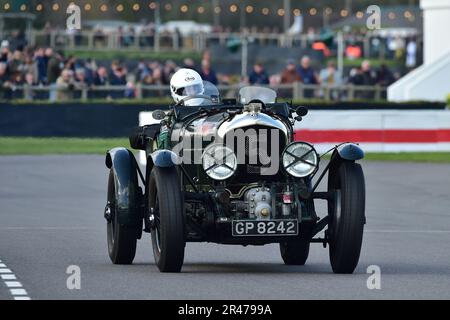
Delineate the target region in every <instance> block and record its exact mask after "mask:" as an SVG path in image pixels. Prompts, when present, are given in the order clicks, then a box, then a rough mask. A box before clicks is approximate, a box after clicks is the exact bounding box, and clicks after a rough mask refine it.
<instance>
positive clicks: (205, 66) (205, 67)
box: [199, 59, 219, 85]
mask: <svg viewBox="0 0 450 320" xmlns="http://www.w3.org/2000/svg"><path fill="white" fill-rule="evenodd" d="M199 74H200V76H201V77H202V79H203V80H204V81H209V82H211V83H212V84H213V85H217V83H218V82H219V81H218V80H217V76H216V73H215V72H214V70H213V69H212V68H211V63H210V62H209V60H208V59H203V60H202V67H201V70H200V72H199Z"/></svg>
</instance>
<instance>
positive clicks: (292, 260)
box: [280, 240, 310, 266]
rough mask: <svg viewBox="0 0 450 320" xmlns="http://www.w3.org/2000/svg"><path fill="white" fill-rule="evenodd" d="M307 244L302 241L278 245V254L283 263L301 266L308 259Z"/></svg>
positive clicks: (307, 242)
mask: <svg viewBox="0 0 450 320" xmlns="http://www.w3.org/2000/svg"><path fill="white" fill-rule="evenodd" d="M309 244H310V243H309V241H304V240H298V241H292V242H283V243H280V253H281V258H282V259H283V261H284V263H285V264H287V265H294V266H303V265H304V264H305V263H306V260H307V259H308V255H309Z"/></svg>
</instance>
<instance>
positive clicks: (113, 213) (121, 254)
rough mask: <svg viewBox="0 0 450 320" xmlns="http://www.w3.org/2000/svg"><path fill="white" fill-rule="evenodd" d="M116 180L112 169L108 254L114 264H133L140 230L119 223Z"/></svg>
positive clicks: (108, 204)
mask: <svg viewBox="0 0 450 320" xmlns="http://www.w3.org/2000/svg"><path fill="white" fill-rule="evenodd" d="M114 180H115V179H114V171H113V170H112V169H111V170H110V172H109V179H108V202H107V205H106V208H105V217H106V218H107V225H106V230H107V231H106V234H107V240H108V254H109V258H110V259H111V261H112V263H114V264H131V263H132V262H133V259H134V256H135V254H136V242H137V233H138V230H137V228H135V227H131V226H126V225H123V224H120V223H119V221H118V217H117V203H116V188H115V183H114Z"/></svg>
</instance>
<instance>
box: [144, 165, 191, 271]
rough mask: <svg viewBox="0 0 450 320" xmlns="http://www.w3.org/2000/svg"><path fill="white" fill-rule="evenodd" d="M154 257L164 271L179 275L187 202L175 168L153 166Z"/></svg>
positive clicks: (184, 241) (151, 177) (151, 213)
mask: <svg viewBox="0 0 450 320" xmlns="http://www.w3.org/2000/svg"><path fill="white" fill-rule="evenodd" d="M149 208H150V218H151V220H152V221H153V228H152V231H151V237H152V245H153V256H154V257H155V263H156V265H157V266H158V268H159V270H160V271H161V272H180V271H181V267H182V265H183V260H184V248H185V245H186V238H185V218H184V201H183V195H182V191H181V188H180V180H179V177H178V172H177V170H176V168H174V167H171V168H159V167H154V168H153V169H152V172H151V174H150V180H149Z"/></svg>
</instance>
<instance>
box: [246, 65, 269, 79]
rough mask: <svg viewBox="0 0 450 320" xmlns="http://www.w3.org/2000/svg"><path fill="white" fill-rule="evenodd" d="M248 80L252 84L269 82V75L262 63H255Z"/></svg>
mask: <svg viewBox="0 0 450 320" xmlns="http://www.w3.org/2000/svg"><path fill="white" fill-rule="evenodd" d="M248 81H249V83H250V84H269V76H268V75H267V73H266V71H265V70H264V66H263V65H262V64H261V63H259V62H257V63H255V65H254V66H253V71H252V72H250V75H249V76H248Z"/></svg>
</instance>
